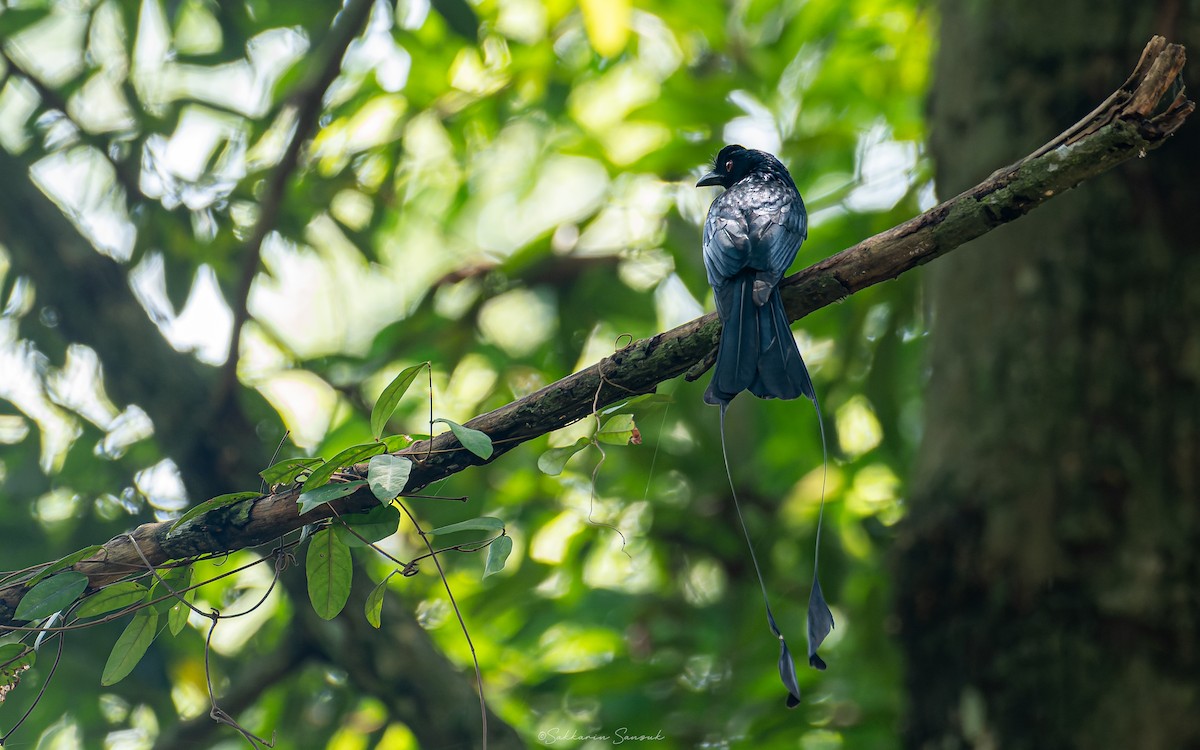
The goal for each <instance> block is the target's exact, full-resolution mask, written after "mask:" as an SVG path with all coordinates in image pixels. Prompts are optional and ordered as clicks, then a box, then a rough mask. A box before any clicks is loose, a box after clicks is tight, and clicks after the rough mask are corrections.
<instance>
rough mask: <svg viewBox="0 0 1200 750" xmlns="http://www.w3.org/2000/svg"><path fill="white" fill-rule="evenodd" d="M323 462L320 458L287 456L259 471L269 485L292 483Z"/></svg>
mask: <svg viewBox="0 0 1200 750" xmlns="http://www.w3.org/2000/svg"><path fill="white" fill-rule="evenodd" d="M322 463H323V462H322V461H321V459H319V458H287V459H284V460H283V461H280V462H279V463H276V464H271V465H270V466H268V467H267V468H265V469H263V470H262V471H260V472H258V475H259V476H260V477H262V478H263V481H264V482H266V483H267V484H269V485H276V484H291V483H292V482H295V481H296V480H297V479H299V478H300V475H301V474H303V473H305V472H306V471H309V470H310V469H312V468H313V467H314V466H320V465H321V464H322Z"/></svg>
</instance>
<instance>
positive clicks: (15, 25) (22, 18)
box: [0, 6, 50, 39]
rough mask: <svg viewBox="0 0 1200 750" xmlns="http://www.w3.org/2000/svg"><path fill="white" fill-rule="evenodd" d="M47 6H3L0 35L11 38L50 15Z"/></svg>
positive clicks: (0, 14) (0, 18)
mask: <svg viewBox="0 0 1200 750" xmlns="http://www.w3.org/2000/svg"><path fill="white" fill-rule="evenodd" d="M48 11H49V6H46V7H44V8H5V9H4V12H3V13H0V37H4V38H7V39H11V38H12V37H14V36H16V35H17V34H19V33H20V32H22V31H24V30H25V29H27V28H29V27H30V26H32V25H34V24H35V23H37V22H38V21H43V20H45V19H46V18H48V17H49V16H50V13H49V12H48Z"/></svg>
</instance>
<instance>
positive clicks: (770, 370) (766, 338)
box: [750, 289, 817, 402]
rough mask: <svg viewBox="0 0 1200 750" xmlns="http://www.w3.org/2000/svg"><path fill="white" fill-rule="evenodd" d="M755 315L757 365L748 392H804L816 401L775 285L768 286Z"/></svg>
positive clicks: (784, 394)
mask: <svg viewBox="0 0 1200 750" xmlns="http://www.w3.org/2000/svg"><path fill="white" fill-rule="evenodd" d="M757 317H758V326H757V328H758V341H759V343H758V368H757V372H756V376H755V378H754V381H753V382H752V383H751V384H750V392H751V393H753V394H754V395H755V396H758V397H759V398H782V399H793V398H796V397H797V396H804V397H805V398H807V399H808V400H810V401H814V402H815V401H816V398H817V395H816V394H817V392H816V391H815V390H813V384H812V379H811V378H809V376H808V368H807V367H805V366H804V360H803V359H802V358H801V357H800V350H799V349H797V348H796V339H794V338H793V337H792V328H791V326H789V325H788V319H787V314H786V313H785V312H784V310H783V298H781V297H780V296H779V290H778V289H772V290H771V296H770V297H768V298H767V303H766V304H765V305H763V306H762V307H760V308H758V310H757Z"/></svg>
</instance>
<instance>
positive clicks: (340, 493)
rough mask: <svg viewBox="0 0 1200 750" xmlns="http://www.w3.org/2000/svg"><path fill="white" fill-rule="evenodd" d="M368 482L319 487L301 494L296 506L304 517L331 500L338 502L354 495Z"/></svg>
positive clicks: (358, 481) (356, 481)
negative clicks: (342, 498)
mask: <svg viewBox="0 0 1200 750" xmlns="http://www.w3.org/2000/svg"><path fill="white" fill-rule="evenodd" d="M366 484H367V483H366V482H364V481H363V480H361V479H358V480H355V481H353V482H338V483H337V484H327V485H325V486H324V487H318V488H316V489H315V490H311V491H309V492H302V493H300V497H299V499H297V500H296V504H297V505H299V506H300V515H304V514H305V513H307V512H309V511H310V510H312V509H313V508H316V507H318V506H321V505H324V504H325V503H327V502H329V501H331V500H337V499H338V498H340V497H345V496H346V495H353V494H354V493H355V491H356V490H358V488H359V487H363V486H366Z"/></svg>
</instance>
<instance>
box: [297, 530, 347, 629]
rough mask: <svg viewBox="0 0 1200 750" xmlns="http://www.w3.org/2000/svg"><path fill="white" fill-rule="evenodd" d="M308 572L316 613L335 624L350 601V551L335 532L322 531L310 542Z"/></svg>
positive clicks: (305, 568)
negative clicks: (333, 620) (339, 614)
mask: <svg viewBox="0 0 1200 750" xmlns="http://www.w3.org/2000/svg"><path fill="white" fill-rule="evenodd" d="M304 570H305V574H306V575H307V576H308V599H309V601H311V602H312V606H313V611H314V612H316V613H317V616H318V617H320V618H321V619H323V620H332V619H333V618H334V617H336V616H337V614H338V613H339V612H341V611H342V608H343V607H345V606H346V600H347V599H349V598H350V581H351V577H352V575H353V565H352V563H351V559H350V548H349V547H347V546H346V543H345V542H343V541H342V540H341V538H339V537H338V535H337V534H335V533H333V530H332V529H321V530H320V531H318V532H317V533H315V534H313V535H312V539H310V540H309V542H308V555H307V556H306V557H305V560H304Z"/></svg>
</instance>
